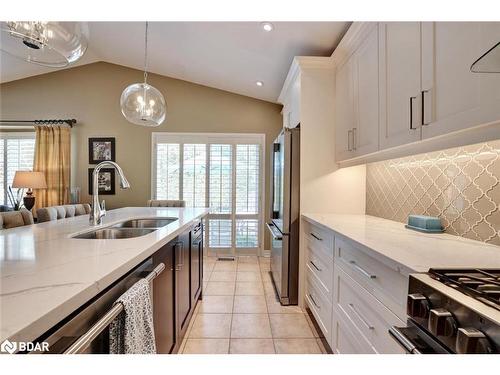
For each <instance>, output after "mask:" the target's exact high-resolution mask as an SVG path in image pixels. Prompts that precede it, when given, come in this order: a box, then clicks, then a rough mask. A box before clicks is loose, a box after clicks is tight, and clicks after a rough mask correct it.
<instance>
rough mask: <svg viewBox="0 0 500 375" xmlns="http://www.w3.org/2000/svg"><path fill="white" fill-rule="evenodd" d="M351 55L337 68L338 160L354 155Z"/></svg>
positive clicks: (336, 127) (336, 134) (336, 115)
mask: <svg viewBox="0 0 500 375" xmlns="http://www.w3.org/2000/svg"><path fill="white" fill-rule="evenodd" d="M353 61H354V58H353V57H351V58H350V59H349V60H348V61H347V62H346V63H344V65H342V66H340V67H339V68H337V74H336V76H335V77H336V78H335V156H336V160H337V161H342V160H346V159H349V158H352V157H353V151H352V148H353V147H352V144H353V143H354V142H353V131H352V129H353V128H354V127H355V126H356V125H355V117H354V75H353Z"/></svg>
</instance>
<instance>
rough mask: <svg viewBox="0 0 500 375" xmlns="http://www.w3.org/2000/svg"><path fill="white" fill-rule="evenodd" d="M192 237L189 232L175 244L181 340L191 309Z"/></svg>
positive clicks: (181, 236) (182, 235)
mask: <svg viewBox="0 0 500 375" xmlns="http://www.w3.org/2000/svg"><path fill="white" fill-rule="evenodd" d="M189 245H190V237H189V231H188V232H186V233H183V234H181V235H180V236H179V239H178V241H177V242H176V244H175V253H176V264H177V272H176V274H177V278H176V281H177V286H176V287H177V288H176V289H177V318H178V319H177V324H178V331H179V332H180V338H181V339H182V336H183V332H185V328H187V323H188V320H187V317H188V316H189V311H190V309H191V281H190V275H189V273H190V270H189V268H190V259H189Z"/></svg>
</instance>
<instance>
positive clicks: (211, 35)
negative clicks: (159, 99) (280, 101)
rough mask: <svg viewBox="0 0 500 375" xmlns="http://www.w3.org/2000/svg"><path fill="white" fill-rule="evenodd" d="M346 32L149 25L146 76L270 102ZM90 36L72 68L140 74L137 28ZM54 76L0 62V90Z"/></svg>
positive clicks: (324, 26)
mask: <svg viewBox="0 0 500 375" xmlns="http://www.w3.org/2000/svg"><path fill="white" fill-rule="evenodd" d="M348 26H349V23H346V22H276V23H274V30H273V31H272V32H265V31H263V30H262V28H261V26H260V23H259V22H151V23H150V24H149V37H148V38H149V42H148V46H149V47H148V55H149V58H148V70H149V71H150V72H154V73H157V74H161V75H165V76H169V77H173V78H178V79H183V80H186V81H190V82H195V83H198V84H202V85H205V86H209V87H215V88H218V89H222V90H226V91H230V92H234V93H238V94H242V95H247V96H250V97H254V98H258V99H263V100H267V101H272V102H275V101H276V100H277V98H278V95H279V93H280V90H281V87H282V85H283V82H284V80H285V78H286V74H287V72H288V69H289V67H290V64H291V62H292V59H293V57H294V56H330V55H331V53H332V52H333V50H334V48H335V47H336V46H337V44H338V42H339V41H340V38H341V37H342V35H343V34H344V32H345V31H346V30H347V28H348ZM89 28H90V42H89V49H88V51H87V53H86V54H85V56H84V57H83V58H82V60H81V61H79V62H78V63H77V65H81V64H88V63H92V62H95V61H106V62H110V63H114V64H119V65H124V66H128V67H132V68H136V69H142V67H143V59H144V23H141V22H91V23H89ZM53 70H54V69H50V68H45V67H41V66H37V65H34V64H29V63H27V62H24V61H22V60H18V59H16V58H13V57H11V56H9V55H8V54H6V53H4V52H1V55H0V78H1V82H8V81H12V80H16V79H20V78H25V77H29V76H33V75H38V74H44V73H47V72H50V71H53ZM256 81H263V82H264V86H263V87H258V86H257V85H256V84H255V82H256Z"/></svg>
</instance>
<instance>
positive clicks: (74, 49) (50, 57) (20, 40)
mask: <svg viewBox="0 0 500 375" xmlns="http://www.w3.org/2000/svg"><path fill="white" fill-rule="evenodd" d="M0 30H1V33H0V37H1V41H0V47H1V49H2V51H5V52H7V53H9V54H11V55H13V56H15V57H18V58H21V59H23V60H25V61H28V62H30V63H34V64H38V65H44V66H50V67H64V66H68V65H69V64H71V63H74V62H75V61H77V60H78V59H80V58H81V57H82V56H83V54H84V53H85V51H86V50H87V45H88V39H89V30H88V25H87V23H85V22H44V21H6V22H0Z"/></svg>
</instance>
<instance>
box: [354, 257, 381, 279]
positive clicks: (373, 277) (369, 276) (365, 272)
mask: <svg viewBox="0 0 500 375" xmlns="http://www.w3.org/2000/svg"><path fill="white" fill-rule="evenodd" d="M349 263H350V264H352V266H353V267H354V268H356V269H357V270H358V271H359V272H361V273H362V274H363V275H365V276H366V277H368V278H369V279H376V278H377V275H372V274H371V273H370V272H368V271H367V270H365V269H364V268H363V267H360V266H358V265H357V264H356V261H354V260H350V261H349Z"/></svg>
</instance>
